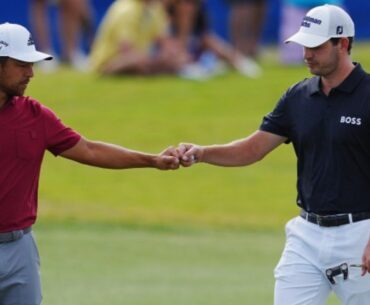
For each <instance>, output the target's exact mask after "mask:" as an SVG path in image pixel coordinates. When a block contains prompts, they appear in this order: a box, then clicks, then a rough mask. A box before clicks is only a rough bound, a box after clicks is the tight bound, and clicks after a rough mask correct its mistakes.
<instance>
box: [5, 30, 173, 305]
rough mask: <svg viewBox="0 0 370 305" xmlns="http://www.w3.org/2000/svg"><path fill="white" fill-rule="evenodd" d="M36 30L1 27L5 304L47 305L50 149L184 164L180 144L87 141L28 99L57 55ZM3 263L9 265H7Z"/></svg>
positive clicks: (98, 160)
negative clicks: (44, 247)
mask: <svg viewBox="0 0 370 305" xmlns="http://www.w3.org/2000/svg"><path fill="white" fill-rule="evenodd" d="M51 59H52V57H51V56H50V55H48V54H45V53H42V52H39V51H37V50H36V48H35V45H34V42H33V40H32V37H31V35H30V33H29V31H28V30H27V29H26V28H24V27H22V26H20V25H17V24H10V23H4V24H0V185H1V187H0V278H1V279H0V304H1V305H39V304H40V303H41V299H42V296H41V285H40V278H39V257H38V252H37V247H36V244H35V242H34V240H33V237H32V233H30V232H31V226H32V225H33V224H34V223H35V221H36V215H37V192H38V182H39V174H40V167H41V163H42V160H43V156H44V153H45V151H46V150H48V151H50V152H51V153H53V154H54V155H56V156H58V155H60V156H62V157H65V158H68V159H71V160H74V161H77V162H80V163H84V164H87V165H91V166H97V167H103V168H111V169H126V168H139V167H153V168H158V169H162V170H164V169H177V168H178V166H179V161H178V157H177V153H176V151H175V149H173V148H168V149H166V150H165V151H163V152H162V153H160V154H158V155H152V154H147V153H143V152H138V151H133V150H129V149H126V148H124V147H121V146H117V145H112V144H107V143H103V142H94V141H90V140H87V139H85V138H84V137H82V136H81V135H79V134H78V133H77V132H76V131H74V130H72V129H71V128H69V127H66V126H65V125H64V124H63V123H62V122H61V121H60V119H58V118H57V116H56V115H55V114H54V113H53V112H52V111H51V110H50V109H48V108H46V107H45V106H43V105H42V104H40V103H39V102H38V101H36V100H34V99H32V98H30V97H24V96H23V94H24V92H25V90H26V88H27V85H28V83H29V81H30V79H31V78H32V77H33V63H35V62H39V61H42V60H51ZM1 262H7V263H6V264H3V263H1Z"/></svg>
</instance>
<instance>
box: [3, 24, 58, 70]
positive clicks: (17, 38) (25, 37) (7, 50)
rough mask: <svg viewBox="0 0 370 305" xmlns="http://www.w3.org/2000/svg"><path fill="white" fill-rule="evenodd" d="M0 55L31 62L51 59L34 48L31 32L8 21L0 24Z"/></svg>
mask: <svg viewBox="0 0 370 305" xmlns="http://www.w3.org/2000/svg"><path fill="white" fill-rule="evenodd" d="M0 56H5V57H10V58H14V59H17V60H20V61H24V62H32V63H33V62H38V61H42V60H50V59H53V57H52V56H51V55H49V54H46V53H43V52H39V51H37V50H36V48H35V42H34V41H33V39H32V36H31V33H30V32H29V31H28V30H27V29H26V28H25V27H23V26H21V25H19V24H14V23H8V22H7V23H2V24H0Z"/></svg>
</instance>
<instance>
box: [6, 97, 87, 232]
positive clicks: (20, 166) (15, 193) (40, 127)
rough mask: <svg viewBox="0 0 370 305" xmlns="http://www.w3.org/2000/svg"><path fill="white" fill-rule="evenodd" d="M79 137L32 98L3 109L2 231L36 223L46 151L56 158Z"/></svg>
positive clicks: (12, 103)
mask: <svg viewBox="0 0 370 305" xmlns="http://www.w3.org/2000/svg"><path fill="white" fill-rule="evenodd" d="M80 138H81V136H80V135H79V134H78V133H76V132H75V131H73V130H72V129H70V128H68V127H66V126H65V125H63V123H62V122H61V121H60V119H58V118H57V117H56V115H55V114H54V113H53V112H52V111H51V110H50V109H48V108H46V107H45V106H43V105H41V104H40V103H39V102H37V101H36V100H33V99H32V98H30V97H14V98H13V99H12V100H11V101H10V102H8V103H7V104H5V105H4V107H3V108H1V109H0V232H8V231H13V230H18V229H23V228H26V227H29V226H31V225H32V224H33V223H34V222H35V220H36V214H37V192H38V183H39V176H40V168H41V163H42V159H43V157H44V152H45V150H49V151H50V152H51V153H53V154H54V155H55V156H57V155H59V154H60V153H62V152H63V151H65V150H67V149H69V148H71V147H73V146H74V145H76V144H77V142H78V141H79V140H80Z"/></svg>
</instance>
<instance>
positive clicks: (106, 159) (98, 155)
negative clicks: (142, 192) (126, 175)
mask: <svg viewBox="0 0 370 305" xmlns="http://www.w3.org/2000/svg"><path fill="white" fill-rule="evenodd" d="M61 155H62V156H63V157H65V158H68V159H71V160H74V161H76V162H79V163H83V164H87V165H91V166H96V167H102V168H110V169H126V168H140V167H158V164H157V161H158V155H152V154H147V153H143V152H138V151H135V150H130V149H127V148H125V147H121V146H118V145H114V144H108V143H103V142H95V141H87V140H85V139H81V141H80V142H79V143H78V144H76V145H75V146H74V147H72V148H71V149H69V150H67V151H65V152H63V153H62V154H61Z"/></svg>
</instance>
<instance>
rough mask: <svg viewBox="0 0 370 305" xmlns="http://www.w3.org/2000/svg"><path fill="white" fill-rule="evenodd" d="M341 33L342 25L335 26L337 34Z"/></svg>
mask: <svg viewBox="0 0 370 305" xmlns="http://www.w3.org/2000/svg"><path fill="white" fill-rule="evenodd" d="M341 34H343V26H341V25H339V26H337V35H341Z"/></svg>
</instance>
